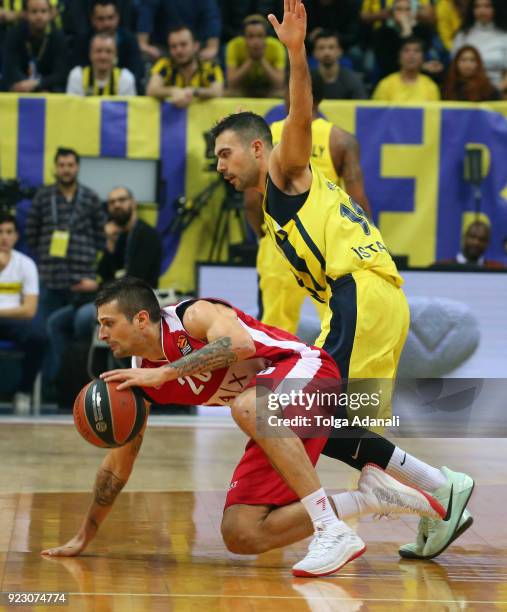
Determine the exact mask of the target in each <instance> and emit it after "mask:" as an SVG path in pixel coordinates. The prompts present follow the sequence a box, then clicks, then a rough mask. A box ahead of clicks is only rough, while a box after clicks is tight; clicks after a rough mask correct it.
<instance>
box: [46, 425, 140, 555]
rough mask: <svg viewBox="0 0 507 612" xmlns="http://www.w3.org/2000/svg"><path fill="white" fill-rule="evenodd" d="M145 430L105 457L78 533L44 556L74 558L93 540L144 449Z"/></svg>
mask: <svg viewBox="0 0 507 612" xmlns="http://www.w3.org/2000/svg"><path fill="white" fill-rule="evenodd" d="M145 427H146V425H145V426H144V428H145ZM144 428H143V431H142V432H141V433H140V434H139V435H138V436H137V437H135V438H134V439H133V440H132V441H131V442H129V443H128V444H125V446H121V447H120V448H114V449H112V450H110V451H109V453H108V454H107V455H106V456H105V458H104V461H102V465H101V466H100V468H99V471H98V472H97V478H96V480H95V487H94V489H93V499H92V502H91V504H90V507H89V508H88V512H87V513H86V516H85V517H84V520H83V522H82V524H81V527H80V528H79V530H78V532H77V534H76V535H75V536H74V537H73V538H71V539H70V540H69V541H68V542H67V543H66V544H63V545H62V546H57V547H55V548H48V549H46V550H43V551H42V552H41V554H42V555H48V556H51V557H75V556H76V555H79V554H80V553H82V552H83V550H84V549H85V548H86V547H87V546H88V544H89V543H90V542H91V541H92V540H93V538H94V537H95V535H96V533H97V531H98V529H99V527H100V525H101V524H102V523H103V522H104V520H105V519H106V517H107V515H108V514H109V513H110V512H111V510H112V508H113V503H114V501H115V499H116V498H117V497H118V494H119V493H120V491H121V490H122V489H123V487H124V486H125V485H126V484H127V480H128V479H129V476H130V474H131V472H132V468H133V466H134V462H135V460H136V458H137V455H138V453H139V450H140V448H141V444H142V441H143V433H144Z"/></svg>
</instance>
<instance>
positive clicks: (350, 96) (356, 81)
mask: <svg viewBox="0 0 507 612" xmlns="http://www.w3.org/2000/svg"><path fill="white" fill-rule="evenodd" d="M313 55H314V57H315V59H316V60H317V61H318V66H317V69H316V70H315V72H317V73H318V74H319V75H320V77H321V78H322V81H323V82H324V99H330V100H358V99H363V98H366V90H365V88H364V85H363V83H362V82H361V79H360V78H359V77H358V76H357V75H356V74H355V73H354V72H353V71H352V70H349V69H348V68H346V67H345V66H340V57H341V56H342V48H341V46H340V40H339V38H338V35H337V34H334V33H333V32H331V31H329V30H321V31H320V32H319V33H318V34H316V36H315V38H314V46H313Z"/></svg>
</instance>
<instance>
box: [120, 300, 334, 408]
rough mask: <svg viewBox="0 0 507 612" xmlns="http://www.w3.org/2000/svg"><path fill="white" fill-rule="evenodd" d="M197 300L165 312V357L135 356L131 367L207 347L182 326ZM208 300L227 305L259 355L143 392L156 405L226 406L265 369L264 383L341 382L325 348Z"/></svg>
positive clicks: (166, 360) (150, 364)
mask: <svg viewBox="0 0 507 612" xmlns="http://www.w3.org/2000/svg"><path fill="white" fill-rule="evenodd" d="M196 301H197V300H186V301H184V302H181V303H180V304H176V305H173V306H168V307H166V308H164V309H162V310H161V313H160V314H161V319H160V337H161V342H162V350H163V355H164V358H163V359H162V360H155V361H152V360H150V359H146V358H143V357H133V358H132V367H133V368H159V367H160V366H162V365H164V364H167V363H171V362H175V361H177V360H178V359H180V358H182V357H185V356H186V355H189V354H190V353H192V352H194V351H197V350H200V349H202V348H203V347H205V346H206V345H207V344H208V342H207V341H204V340H202V339H199V338H195V337H193V336H192V335H190V334H189V333H188V331H187V330H186V329H185V326H184V324H183V317H184V315H185V312H186V311H187V309H188V308H189V307H190V306H192V305H193V304H195V303H196ZM205 301H206V302H208V303H211V304H221V305H224V306H226V307H227V308H229V309H231V310H232V311H233V312H234V313H235V314H236V317H237V320H238V322H239V323H240V324H241V326H242V327H243V329H244V330H245V331H246V332H247V333H248V334H249V336H250V338H251V339H252V341H253V344H254V347H255V353H254V354H253V355H252V356H251V357H249V358H248V359H243V360H241V361H235V362H234V363H232V364H231V365H229V366H228V367H223V368H218V369H216V370H212V371H207V372H201V373H198V374H194V375H192V376H182V377H178V378H177V379H175V380H171V381H168V382H165V383H164V384H163V385H162V386H160V387H159V388H154V387H146V388H145V389H144V392H145V395H146V396H147V399H149V400H150V401H153V402H156V403H157V404H168V403H172V404H201V405H227V406H228V405H230V404H231V402H232V400H233V399H234V398H235V397H237V396H238V395H239V394H240V393H241V392H243V391H244V390H245V389H247V388H248V387H249V386H252V385H253V384H255V382H254V381H255V379H256V377H259V373H260V372H261V371H263V370H265V372H264V373H263V374H261V377H262V378H264V379H265V381H266V383H267V382H268V381H271V380H274V381H282V380H284V379H286V378H287V377H289V378H298V379H308V380H311V379H312V378H313V377H314V375H317V374H318V375H319V377H323V376H324V375H326V376H327V377H329V378H330V379H336V380H338V379H339V373H338V370H337V368H336V366H335V364H334V362H332V360H331V359H330V357H329V355H328V354H327V353H325V352H324V351H323V350H322V349H319V348H317V347H311V346H308V345H307V344H305V343H304V342H301V340H299V339H298V338H296V336H294V335H292V334H290V333H289V332H286V331H284V330H281V329H277V328H275V327H271V326H269V325H264V324H263V323H261V322H260V321H258V320H257V319H254V318H253V317H251V316H250V315H248V314H246V313H244V312H243V311H241V310H239V309H237V308H234V307H233V306H231V305H230V304H228V303H227V302H224V301H223V300H217V299H215V298H211V299H206V300H205ZM273 368H276V369H273Z"/></svg>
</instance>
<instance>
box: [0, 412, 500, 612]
mask: <svg viewBox="0 0 507 612" xmlns="http://www.w3.org/2000/svg"><path fill="white" fill-rule="evenodd" d="M399 443H400V445H402V446H403V447H404V448H406V449H407V450H409V451H410V452H413V453H415V454H417V455H419V456H420V457H421V458H424V459H426V460H428V461H431V462H432V463H433V464H435V465H442V464H444V465H449V466H451V467H453V468H455V469H458V468H460V469H463V470H466V471H467V472H469V473H470V474H471V475H473V476H474V478H475V479H476V483H477V486H476V490H475V493H474V495H473V497H472V500H471V503H470V506H469V509H470V510H471V511H472V513H473V515H474V518H475V524H474V526H473V527H472V528H471V529H470V530H469V531H468V532H467V533H466V534H465V535H464V536H463V537H462V538H460V539H459V540H458V541H457V542H456V543H455V544H454V545H453V546H452V547H451V548H449V549H448V551H446V552H445V553H444V554H443V555H441V556H440V557H439V558H438V559H437V560H435V561H428V562H420V561H402V560H400V558H399V557H398V554H397V549H398V546H399V545H400V544H403V543H405V542H409V541H412V540H413V538H414V534H415V529H416V524H417V522H416V519H412V518H403V519H399V520H395V521H387V520H383V521H374V520H373V519H370V518H365V519H361V520H360V522H359V523H356V524H354V526H357V528H358V531H359V533H360V535H361V536H362V537H363V539H365V541H366V542H367V544H368V550H367V552H366V554H365V555H363V556H362V557H361V558H360V559H358V560H357V561H355V562H353V563H351V564H349V565H347V566H346V567H345V568H344V569H343V570H342V571H341V572H340V573H339V574H338V575H336V576H333V577H331V578H323V579H317V580H308V579H294V578H292V576H291V573H290V568H291V565H292V564H293V563H294V562H295V561H297V560H298V559H300V558H301V557H302V556H303V555H304V553H305V550H306V543H305V542H302V543H298V544H297V545H294V546H291V547H288V548H286V549H284V550H275V551H272V552H270V553H266V554H263V555H260V556H258V557H239V556H234V555H231V554H229V553H227V552H226V550H225V548H224V546H223V544H222V541H221V537H220V528H219V526H220V519H221V514H222V504H223V500H224V490H225V487H226V486H227V485H228V482H229V478H230V475H231V473H232V469H233V467H234V465H235V462H236V460H237V459H238V458H239V456H240V454H241V449H242V446H243V444H244V437H243V436H242V434H241V433H240V432H238V431H236V430H235V429H233V428H228V427H212V426H207V425H201V426H199V427H195V426H180V427H163V428H157V427H153V428H150V427H149V428H148V432H147V434H146V437H145V442H144V446H143V449H142V451H141V454H140V457H139V459H138V462H137V465H136V467H135V469H134V473H133V475H132V477H131V480H130V482H129V484H128V485H127V487H126V489H125V491H124V492H123V493H122V494H121V495H120V497H119V498H118V500H117V502H116V505H115V508H114V510H113V512H112V514H111V515H110V517H109V518H108V519H107V521H106V522H105V523H104V525H103V527H102V529H101V531H100V532H99V535H98V537H97V539H96V540H95V541H94V542H93V543H92V544H91V545H90V547H89V549H88V550H87V551H86V552H85V553H84V554H83V555H82V556H80V557H77V558H72V559H45V558H42V557H41V556H40V555H39V552H40V550H42V549H44V548H46V547H49V546H54V545H57V544H59V543H64V542H65V541H66V540H67V539H69V538H70V537H71V536H72V535H74V533H75V531H76V529H77V527H78V525H79V523H80V521H81V518H82V516H83V513H84V511H85V509H86V507H87V504H88V501H89V499H90V493H89V491H90V490H91V487H92V485H93V481H94V477H95V473H96V469H97V467H98V465H99V463H100V460H101V457H102V455H103V452H102V451H101V450H99V449H95V448H93V447H92V446H89V445H87V444H86V443H85V442H84V441H82V440H81V439H80V438H79V437H78V435H77V433H75V431H74V429H73V426H72V425H70V424H69V425H37V424H13V423H9V422H6V421H3V422H1V423H0V465H1V469H0V525H1V529H0V587H1V588H0V591H1V592H3V593H6V592H10V591H16V592H19V591H31V592H34V591H38V592H41V591H45V592H47V591H53V592H54V591H59V592H65V593H67V594H68V598H69V599H68V600H69V603H68V605H67V606H66V607H61V608H59V607H58V608H56V607H51V608H50V607H47V606H37V607H36V606H33V607H20V606H16V607H8V606H7V605H5V600H4V605H3V607H2V605H0V609H2V610H7V609H9V610H11V609H12V610H29V609H31V610H50V609H53V610H55V609H62V610H66V609H67V610H71V611H74V610H76V611H81V610H83V611H98V612H102V611H121V612H123V611H133V612H138V611H139V612H141V611H142V612H144V611H152V610H153V611H158V610H161V611H162V610H164V611H175V612H179V611H187V610H189V611H190V610H191V611H194V610H195V611H197V612H208V611H210V612H211V611H215V610H220V611H222V610H223V611H227V612H229V611H230V612H243V611H252V612H253V611H267V612H270V611H275V610H276V611H278V610H281V611H284V612H287V611H289V610H290V611H297V612H299V611H301V612H303V611H305V612H320V611H335V610H336V611H339V612H341V611H344V612H355V611H364V610H379V611H380V610H382V611H389V612H390V611H393V610H398V609H403V610H411V611H417V612H419V611H428V610H445V611H448V612H454V611H456V612H458V611H460V612H461V611H462V610H507V527H506V518H507V472H506V469H505V465H506V459H507V444H506V441H505V440H502V439H490V440H442V439H440V440H414V439H409V440H402V441H399ZM319 473H320V475H321V477H322V481H323V483H324V485H325V486H326V488H327V489H328V490H330V489H335V490H336V489H343V488H348V487H352V486H354V485H355V481H356V479H357V477H356V476H355V473H354V471H353V470H351V469H350V468H348V467H346V466H343V465H340V464H338V463H337V462H334V461H331V460H329V459H327V458H323V459H322V460H321V462H320V463H319Z"/></svg>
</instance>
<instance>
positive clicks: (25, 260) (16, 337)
mask: <svg viewBox="0 0 507 612" xmlns="http://www.w3.org/2000/svg"><path fill="white" fill-rule="evenodd" d="M18 237H19V234H18V226H17V223H16V219H15V218H14V216H13V215H11V214H9V213H7V212H3V211H0V339H1V340H10V341H11V342H14V343H15V345H16V347H17V348H19V349H20V350H21V351H23V360H22V364H21V381H20V383H19V387H18V391H17V392H16V394H15V396H14V410H15V412H16V413H17V414H26V413H28V412H30V394H31V392H32V389H33V384H34V382H35V378H36V376H37V374H38V372H39V370H40V369H41V365H42V358H43V355H44V346H45V343H46V335H45V331H44V325H43V323H42V321H41V320H40V319H39V318H37V317H36V312H37V302H38V299H39V276H38V274H37V268H36V266H35V263H34V262H33V261H32V260H31V259H30V258H29V257H27V256H26V255H23V253H20V252H19V251H16V250H15V249H14V245H15V244H16V242H17V241H18Z"/></svg>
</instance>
